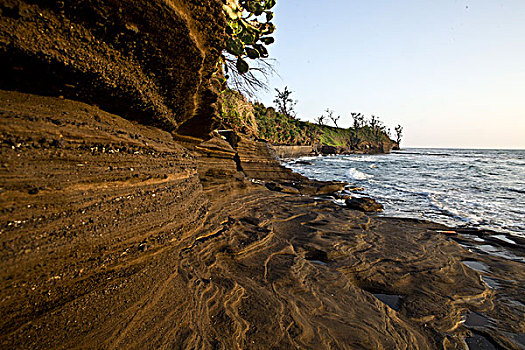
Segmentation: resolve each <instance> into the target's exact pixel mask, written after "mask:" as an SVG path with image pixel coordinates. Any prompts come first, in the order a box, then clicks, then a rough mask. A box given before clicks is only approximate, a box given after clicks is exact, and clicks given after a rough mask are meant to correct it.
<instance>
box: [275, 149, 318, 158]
mask: <svg viewBox="0 0 525 350" xmlns="http://www.w3.org/2000/svg"><path fill="white" fill-rule="evenodd" d="M273 148H274V149H275V152H276V153H277V155H278V156H279V158H296V157H304V156H310V155H315V154H316V152H315V150H314V147H313V146H274V147H273Z"/></svg>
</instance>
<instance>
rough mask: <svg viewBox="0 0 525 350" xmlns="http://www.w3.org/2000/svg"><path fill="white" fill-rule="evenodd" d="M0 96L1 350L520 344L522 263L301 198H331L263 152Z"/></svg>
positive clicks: (417, 224) (411, 224)
mask: <svg viewBox="0 0 525 350" xmlns="http://www.w3.org/2000/svg"><path fill="white" fill-rule="evenodd" d="M0 93H1V94H2V96H3V98H2V99H1V101H2V103H0V114H1V115H2V118H1V119H0V121H2V123H1V124H0V128H1V129H2V135H4V138H3V139H2V143H1V145H2V148H1V149H0V151H1V153H2V158H3V164H2V168H1V169H0V170H1V171H0V176H1V179H2V184H3V185H2V192H1V193H0V200H1V204H2V205H1V207H2V211H1V213H0V214H1V215H0V222H1V224H2V225H1V227H2V234H1V235H0V243H1V246H2V249H1V250H0V253H1V258H2V259H0V290H1V291H2V292H1V301H0V309H1V310H2V313H3V315H5V317H4V318H3V319H2V321H1V322H0V329H1V330H2V332H1V335H0V344H2V345H3V346H4V347H31V348H56V347H72V346H74V344H84V345H85V346H88V347H97V348H114V347H123V346H126V347H143V346H146V345H147V346H152V347H161V346H170V347H182V348H194V347H201V346H202V347H204V348H211V347H212V344H222V345H223V346H225V347H227V348H235V347H240V348H246V347H252V346H253V347H259V348H269V347H272V346H279V347H281V348H312V347H314V348H328V347H332V348H333V347H340V348H346V347H353V346H363V347H366V348H370V349H373V348H376V347H378V346H383V347H389V348H396V347H399V346H403V344H405V345H406V344H417V346H418V347H421V348H437V347H442V346H456V345H457V346H460V344H464V343H465V342H469V341H476V339H477V340H479V339H482V340H483V341H486V342H489V343H491V344H498V345H499V346H504V347H506V348H510V349H518V348H519V346H520V345H519V344H521V343H520V341H521V340H520V338H519V334H520V332H521V328H520V327H521V323H520V322H521V321H520V315H522V314H523V313H521V311H522V310H525V306H524V308H522V307H521V306H519V305H525V299H524V296H525V293H524V292H523V285H525V284H524V283H521V286H520V285H519V284H518V285H516V284H515V283H512V282H509V281H510V280H514V281H525V276H524V274H525V272H524V271H523V268H522V267H523V263H518V262H513V261H507V260H505V259H503V258H501V257H497V256H491V255H486V254H485V255H481V254H475V253H473V252H469V251H468V250H467V249H466V248H462V247H461V246H460V245H459V244H458V243H457V240H458V239H461V244H463V245H468V244H472V245H474V244H475V240H471V239H469V238H468V237H466V238H464V237H459V236H453V235H452V236H451V235H450V234H449V235H446V234H444V233H440V232H439V231H443V232H446V231H450V229H449V228H448V227H446V226H443V225H439V224H435V223H429V222H421V221H415V220H410V219H396V218H384V217H379V216H376V215H369V214H367V213H363V212H360V211H355V210H350V209H347V208H343V207H339V206H337V205H335V204H333V203H332V202H330V201H327V200H325V199H322V200H319V199H315V197H317V196H322V195H324V194H329V193H332V192H335V191H337V190H338V189H341V184H338V183H322V182H311V181H307V180H305V178H304V177H302V176H300V175H297V174H293V173H291V171H288V170H286V169H284V168H282V167H281V166H280V165H279V163H278V162H277V161H276V160H275V159H273V158H271V151H270V149H269V148H268V145H267V144H266V143H264V142H254V141H250V140H248V139H244V138H242V137H241V138H240V139H239V140H238V141H237V144H236V146H235V148H234V147H233V146H232V145H231V144H230V143H228V142H227V141H225V140H223V139H221V138H220V137H215V138H213V139H211V140H208V141H205V142H202V141H200V143H195V142H196V141H195V140H194V139H191V140H190V139H188V140H187V141H186V144H185V147H182V146H181V145H180V144H177V143H175V142H174V141H173V138H172V136H171V135H170V134H169V133H166V132H164V131H161V130H159V129H155V128H151V127H143V126H140V125H139V124H136V123H131V122H129V121H126V120H124V119H122V118H120V117H118V116H116V115H112V114H109V113H106V112H104V111H101V110H100V109H98V108H96V107H93V106H89V105H86V104H83V103H79V102H75V101H70V100H64V99H57V98H52V97H42V96H36V95H29V94H21V93H15V92H5V91H3V92H0ZM93 115H97V118H95V119H94V118H93ZM44 135H45V136H44ZM136 135H138V137H137V136H136ZM192 142H193V143H192ZM192 145H193V146H192ZM257 177H259V178H260V179H266V180H267V181H266V182H261V183H260V184H258V183H253V182H252V181H250V180H249V179H253V178H257ZM268 180H269V181H268ZM268 183H274V184H277V183H282V184H283V185H281V186H282V188H280V189H279V188H277V187H274V190H273V191H270V190H268V186H267V184H268ZM286 184H290V186H287V185H286ZM294 186H295V187H294ZM270 187H272V186H270ZM462 261H466V262H468V264H470V266H471V267H467V265H465V264H464V263H462ZM472 267H474V268H478V269H479V268H480V267H481V268H482V269H485V270H486V271H481V272H477V271H475V270H473V269H472ZM480 276H485V277H484V278H485V280H486V281H488V282H484V281H483V280H482V278H481V277H480ZM487 283H491V284H492V287H490V285H488V284H487ZM511 302H515V303H517V304H516V305H517V306H516V305H514V306H512V304H511ZM320 305H321V306H320ZM520 310H521V311H520ZM474 314H475V315H482V317H483V319H487V320H488V321H484V322H481V323H482V325H481V326H479V325H472V324H471V323H470V322H469V321H468V319H469V317H471V318H472V317H474V316H469V315H474ZM465 318H466V320H465ZM268 320H279V321H278V322H277V323H276V322H273V321H272V322H268ZM495 325H497V326H495ZM137 334H139V335H140V336H137ZM115 335H118V336H115ZM516 337H518V338H516ZM370 341H372V343H370ZM254 344H255V345H254ZM326 344H331V345H330V346H327V345H326ZM367 344H368V345H367Z"/></svg>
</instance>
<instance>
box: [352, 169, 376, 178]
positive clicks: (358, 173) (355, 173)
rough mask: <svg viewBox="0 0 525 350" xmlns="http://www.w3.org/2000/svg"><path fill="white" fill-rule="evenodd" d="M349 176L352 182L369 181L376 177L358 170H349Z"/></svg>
mask: <svg viewBox="0 0 525 350" xmlns="http://www.w3.org/2000/svg"><path fill="white" fill-rule="evenodd" d="M348 176H349V177H350V178H351V179H352V180H368V179H371V178H373V177H374V175H370V174H365V173H363V172H362V171H359V170H357V169H356V168H350V169H348Z"/></svg>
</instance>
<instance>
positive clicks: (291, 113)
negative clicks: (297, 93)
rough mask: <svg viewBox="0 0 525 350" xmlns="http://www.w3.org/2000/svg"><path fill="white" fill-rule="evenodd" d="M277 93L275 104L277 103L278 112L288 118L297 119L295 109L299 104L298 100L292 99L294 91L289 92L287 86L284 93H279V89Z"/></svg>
mask: <svg viewBox="0 0 525 350" xmlns="http://www.w3.org/2000/svg"><path fill="white" fill-rule="evenodd" d="M275 91H276V92H277V95H276V96H275V100H273V103H275V105H276V109H277V111H278V112H279V113H281V114H284V115H285V116H286V117H288V118H291V119H295V116H296V113H295V110H294V107H295V105H296V104H297V100H294V99H292V98H291V97H290V95H291V94H292V91H290V90H288V86H285V87H284V90H283V91H279V89H275Z"/></svg>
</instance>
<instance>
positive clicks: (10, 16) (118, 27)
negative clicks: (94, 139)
mask: <svg viewBox="0 0 525 350" xmlns="http://www.w3.org/2000/svg"><path fill="white" fill-rule="evenodd" d="M0 11H1V17H0V65H1V66H2V77H1V78H0V88H2V89H8V90H19V91H24V92H30V93H37V94H43V95H49V96H56V97H58V96H63V97H65V98H71V99H75V100H80V101H83V102H87V103H90V104H94V105H97V106H99V107H101V108H102V109H104V110H106V111H109V112H112V113H117V114H119V115H121V116H122V117H124V118H126V119H131V120H137V121H140V122H141V123H144V124H148V125H155V126H159V127H161V128H163V129H165V130H176V129H181V132H184V131H185V132H191V133H194V134H196V133H200V134H202V133H206V132H209V131H211V129H212V124H213V119H214V118H215V116H216V106H215V104H214V103H215V101H216V99H217V94H216V91H215V90H214V88H213V86H212V85H211V84H210V81H211V79H212V76H213V74H214V73H215V72H216V71H217V68H218V67H217V62H218V59H219V56H220V54H221V48H222V45H223V44H222V43H223V41H224V26H225V20H224V16H223V14H222V4H221V2H220V1H217V0H205V1H172V0H162V1H151V0H149V1H132V0H124V1H116V0H83V1H50V0H49V1H36V0H2V1H0ZM185 123H191V127H189V126H187V125H186V126H185ZM182 129H184V131H182Z"/></svg>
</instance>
